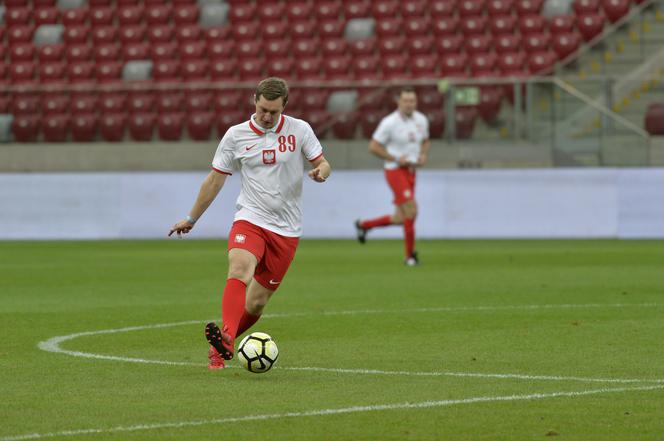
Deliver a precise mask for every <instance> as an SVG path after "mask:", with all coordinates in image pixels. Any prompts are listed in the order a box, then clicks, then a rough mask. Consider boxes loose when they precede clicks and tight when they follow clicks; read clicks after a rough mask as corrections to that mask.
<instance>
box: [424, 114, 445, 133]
mask: <svg viewBox="0 0 664 441" xmlns="http://www.w3.org/2000/svg"><path fill="white" fill-rule="evenodd" d="M426 116H427V119H428V120H429V138H432V139H438V138H442V137H443V133H445V112H443V111H442V110H432V111H428V112H426Z"/></svg>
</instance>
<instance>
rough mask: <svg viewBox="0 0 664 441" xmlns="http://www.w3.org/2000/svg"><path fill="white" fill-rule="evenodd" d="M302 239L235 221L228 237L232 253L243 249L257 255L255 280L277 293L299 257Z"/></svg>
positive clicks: (242, 221)
mask: <svg viewBox="0 0 664 441" xmlns="http://www.w3.org/2000/svg"><path fill="white" fill-rule="evenodd" d="M299 241H300V238H299V237H286V236H281V235H279V234H277V233H273V232H272V231H269V230H266V229H265V228H261V227H258V226H256V225H254V224H252V223H251V222H247V221H244V220H239V221H235V222H233V226H232V227H231V231H230V233H229V234H228V251H230V250H232V249H233V248H241V249H243V250H247V251H249V252H250V253H251V254H253V255H254V256H256V260H258V265H257V266H256V271H255V272H254V279H255V280H256V281H257V282H258V283H260V284H261V285H263V286H264V287H265V288H267V289H270V290H273V291H276V289H277V288H279V284H280V283H281V281H282V280H283V278H284V276H285V275H286V271H288V267H289V266H290V264H291V262H292V261H293V257H295V250H296V249H297V244H298V242H299Z"/></svg>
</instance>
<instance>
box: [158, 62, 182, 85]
mask: <svg viewBox="0 0 664 441" xmlns="http://www.w3.org/2000/svg"><path fill="white" fill-rule="evenodd" d="M152 77H153V78H154V79H155V81H159V82H173V81H177V80H178V79H179V78H180V63H179V62H178V61H177V60H170V59H163V60H158V61H155V62H154V65H153V68H152Z"/></svg>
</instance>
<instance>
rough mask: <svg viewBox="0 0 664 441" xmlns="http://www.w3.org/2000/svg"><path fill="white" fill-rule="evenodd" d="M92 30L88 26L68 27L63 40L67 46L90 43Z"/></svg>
mask: <svg viewBox="0 0 664 441" xmlns="http://www.w3.org/2000/svg"><path fill="white" fill-rule="evenodd" d="M89 36H90V28H89V27H87V26H67V27H66V28H65V31H64V33H63V34H62V38H63V40H64V41H65V43H66V44H68V45H71V44H83V43H86V42H87V41H88V38H89Z"/></svg>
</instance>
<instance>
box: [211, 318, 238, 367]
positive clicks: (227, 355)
mask: <svg viewBox="0 0 664 441" xmlns="http://www.w3.org/2000/svg"><path fill="white" fill-rule="evenodd" d="M205 338H206V339H207V341H208V343H210V345H211V346H212V347H213V348H215V349H216V350H217V352H219V355H221V357H222V358H223V359H224V360H232V359H233V352H232V351H230V350H229V349H228V348H227V347H226V346H224V341H223V339H222V336H221V329H219V326H217V324H216V323H214V322H210V323H208V324H207V325H205Z"/></svg>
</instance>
